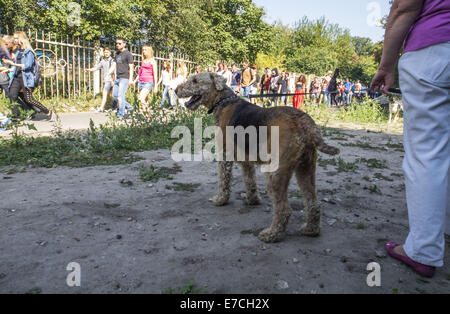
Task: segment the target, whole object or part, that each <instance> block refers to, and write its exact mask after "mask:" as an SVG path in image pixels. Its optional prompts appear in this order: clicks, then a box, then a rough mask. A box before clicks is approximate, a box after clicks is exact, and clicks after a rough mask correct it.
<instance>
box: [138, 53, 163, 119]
mask: <svg viewBox="0 0 450 314" xmlns="http://www.w3.org/2000/svg"><path fill="white" fill-rule="evenodd" d="M157 69H158V65H157V63H156V60H155V58H154V56H153V48H152V46H149V45H145V46H143V47H142V62H141V68H140V69H139V73H138V76H137V78H136V81H137V80H139V86H138V90H139V103H140V104H141V106H142V109H143V110H144V111H149V106H148V100H147V97H148V95H149V94H150V93H151V92H153V93H156V92H157V90H158V86H157V85H158V84H156V83H157V82H158V70H157ZM136 81H135V82H134V83H136Z"/></svg>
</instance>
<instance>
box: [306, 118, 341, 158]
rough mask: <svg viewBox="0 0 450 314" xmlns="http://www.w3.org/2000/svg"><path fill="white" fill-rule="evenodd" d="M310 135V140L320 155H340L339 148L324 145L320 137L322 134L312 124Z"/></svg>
mask: <svg viewBox="0 0 450 314" xmlns="http://www.w3.org/2000/svg"><path fill="white" fill-rule="evenodd" d="M311 131H312V132H311V133H312V134H310V135H311V138H312V140H313V142H314V144H315V145H316V148H317V150H319V151H321V152H322V153H325V154H328V155H337V154H339V153H340V150H339V148H336V147H333V146H330V145H328V144H326V143H325V142H324V140H323V137H322V132H321V131H320V128H319V127H318V126H317V125H316V124H315V123H314V127H313V128H312V130H311Z"/></svg>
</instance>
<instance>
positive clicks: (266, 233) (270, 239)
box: [258, 228, 284, 243]
mask: <svg viewBox="0 0 450 314" xmlns="http://www.w3.org/2000/svg"><path fill="white" fill-rule="evenodd" d="M283 238H284V232H273V231H272V230H271V229H270V228H267V229H264V230H263V231H261V232H260V233H259V235H258V239H260V240H261V241H263V242H266V243H275V242H279V241H281V240H282V239H283Z"/></svg>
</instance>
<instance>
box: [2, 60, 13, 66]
mask: <svg viewBox="0 0 450 314" xmlns="http://www.w3.org/2000/svg"><path fill="white" fill-rule="evenodd" d="M2 63H4V64H8V65H13V64H14V62H12V61H11V60H9V59H2Z"/></svg>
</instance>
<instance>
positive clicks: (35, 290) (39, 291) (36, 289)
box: [25, 287, 42, 294]
mask: <svg viewBox="0 0 450 314" xmlns="http://www.w3.org/2000/svg"><path fill="white" fill-rule="evenodd" d="M41 293H42V289H41V288H39V287H35V288H32V289H30V290H28V291H27V292H25V294H41Z"/></svg>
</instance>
